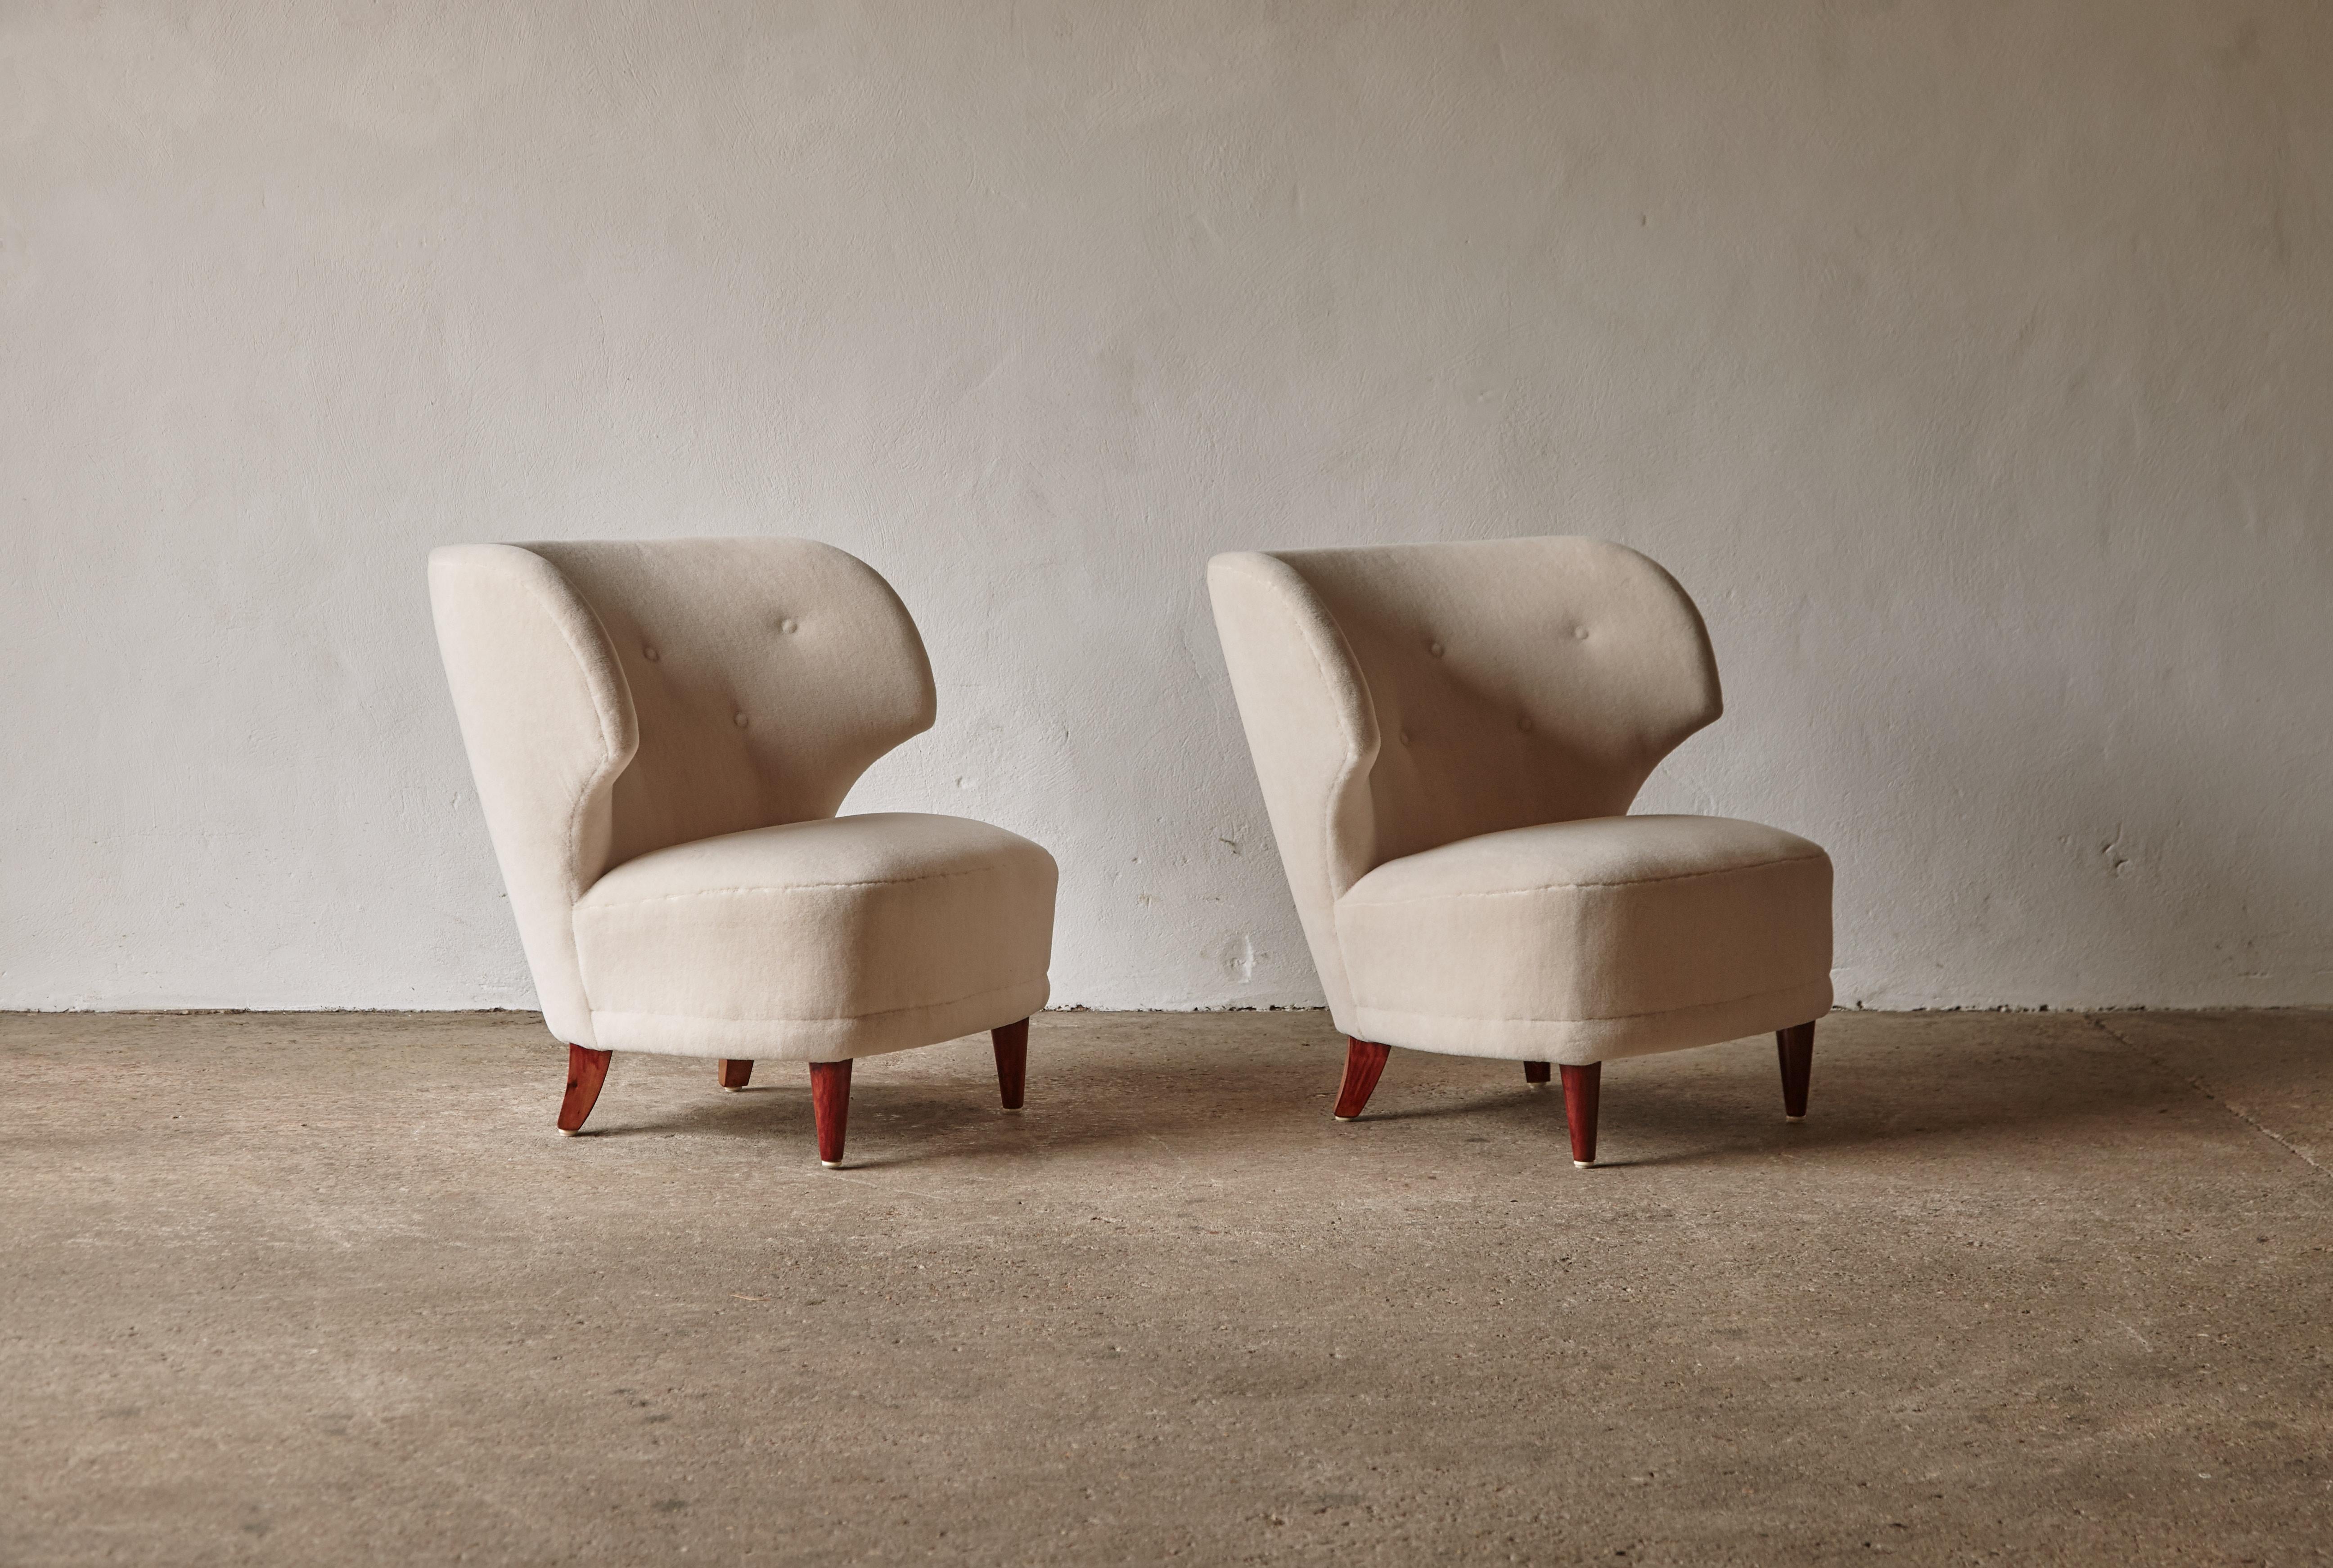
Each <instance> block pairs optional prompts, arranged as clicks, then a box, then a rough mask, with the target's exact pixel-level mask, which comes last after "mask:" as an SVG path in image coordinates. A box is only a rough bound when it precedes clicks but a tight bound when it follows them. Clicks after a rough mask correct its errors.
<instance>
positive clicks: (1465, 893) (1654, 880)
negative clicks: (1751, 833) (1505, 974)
mask: <svg viewBox="0 0 2333 1568" xmlns="http://www.w3.org/2000/svg"><path fill="white" fill-rule="evenodd" d="M1425 853H1426V854H1428V855H1431V854H1432V853H1433V851H1432V850H1426V851H1425ZM1829 858H1830V857H1829V856H1827V855H1825V854H1824V853H1823V852H1822V851H1821V850H1819V849H1818V850H1816V851H1815V852H1814V853H1813V854H1812V855H1778V856H1775V857H1774V858H1773V859H1771V860H1753V861H1752V862H1751V863H1750V864H1749V865H1727V866H1721V867H1719V868H1718V869H1716V870H1714V871H1679V872H1675V873H1674V874H1672V875H1667V876H1641V877H1630V878H1628V879H1627V880H1625V881H1620V882H1543V883H1541V884H1539V885H1538V886H1536V887H1493V888H1482V889H1479V890H1477V889H1470V888H1454V889H1452V890H1451V891H1450V892H1448V893H1413V894H1409V895H1408V896H1407V897H1406V898H1361V899H1355V898H1354V897H1353V896H1352V894H1346V895H1345V896H1344V897H1343V898H1340V899H1339V900H1338V901H1337V905H1338V907H1339V908H1340V909H1342V908H1348V907H1349V908H1353V909H1368V908H1376V907H1383V906H1387V905H1392V904H1426V903H1430V902H1432V901H1433V900H1435V899H1438V898H1519V897H1522V896H1524V895H1527V894H1534V893H1561V892H1569V891H1572V890H1575V889H1581V888H1590V887H1652V886H1656V885H1657V884H1661V883H1664V882H1690V881H1692V880H1693V879H1694V878H1695V877H1700V876H1732V875H1736V874H1737V873H1740V872H1744V871H1763V870H1765V869H1766V868H1767V867H1768V866H1770V865H1799V864H1800V863H1802V862H1805V861H1810V860H1828V859H1829ZM1387 864H1388V865H1395V864H1398V862H1387Z"/></svg>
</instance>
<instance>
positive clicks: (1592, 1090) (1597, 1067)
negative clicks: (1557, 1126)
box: [1563, 1062, 1604, 1171]
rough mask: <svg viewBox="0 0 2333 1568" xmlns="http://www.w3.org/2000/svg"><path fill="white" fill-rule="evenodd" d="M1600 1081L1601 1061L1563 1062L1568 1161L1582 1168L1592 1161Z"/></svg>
mask: <svg viewBox="0 0 2333 1568" xmlns="http://www.w3.org/2000/svg"><path fill="white" fill-rule="evenodd" d="M1603 1084H1604V1064H1603V1063H1601V1062H1590V1063H1589V1064H1588V1065H1587V1066H1584V1067H1575V1066H1572V1065H1571V1064H1570V1062H1566V1063H1564V1064H1563V1119H1564V1120H1565V1121H1567V1122H1569V1123H1571V1162H1572V1163H1573V1164H1574V1165H1577V1166H1579V1168H1580V1169H1581V1170H1582V1171H1585V1170H1587V1169H1588V1167H1589V1166H1590V1165H1593V1164H1595V1163H1596V1098H1597V1095H1598V1093H1599V1091H1600V1090H1601V1089H1602V1087H1603Z"/></svg>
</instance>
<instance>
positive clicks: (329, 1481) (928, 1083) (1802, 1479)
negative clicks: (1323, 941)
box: [0, 1012, 2333, 1564]
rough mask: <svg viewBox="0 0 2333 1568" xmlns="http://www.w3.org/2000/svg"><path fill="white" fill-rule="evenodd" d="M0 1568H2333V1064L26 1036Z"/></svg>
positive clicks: (296, 1028) (2312, 1048)
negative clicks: (718, 1082)
mask: <svg viewBox="0 0 2333 1568" xmlns="http://www.w3.org/2000/svg"><path fill="white" fill-rule="evenodd" d="M0 1054H5V1076H0V1181H5V1188H0V1190H5V1209H0V1562H5V1563H85V1562H168V1563H214V1562H216V1563H226V1562H254V1563H257V1562H280V1563H325V1562H349V1561H360V1560H370V1561H376V1562H396V1563H438V1562H461V1561H468V1562H474V1563H648V1562H660V1561H670V1560H674V1559H677V1558H680V1557H683V1556H686V1557H687V1558H689V1559H691V1560H712V1561H733V1560H734V1561H753V1562H757V1563H760V1562H766V1563H796V1562H799V1563H826V1562H904V1561H947V1562H975V1563H1112V1562H1157V1561H1165V1560H1170V1559H1171V1560H1177V1561H1181V1562H1186V1563H1232V1562H1324V1563H1326V1562H1337V1563H1425V1562H1429V1561H1432V1562H1460V1561H1466V1562H1475V1561H1479V1562H1491V1563H1500V1562H1525V1563H1590V1562H1593V1563H1604V1564H1611V1563H1637V1564H1645V1563H1695V1564H1700V1563H1817V1562H1834V1561H1845V1560H1850V1559H1853V1560H1861V1559H1863V1558H1867V1557H1868V1556H1870V1555H1872V1554H1875V1553H1880V1554H1892V1555H1895V1556H1896V1557H1899V1558H1904V1559H1907V1560H1910V1561H1915V1562H1938V1563H1941V1562H1967V1561H1973V1560H1980V1559H2005V1560H2009V1561H2017V1562H2033V1561H2047V1562H2051V1563H2239V1562H2252V1563H2309V1562H2320V1561H2324V1560H2325V1559H2326V1557H2327V1556H2328V1552H2333V1443H2328V1439H2333V1406H2328V1400H2327V1394H2328V1385H2329V1384H2333V1379H2329V1378H2328V1372H2333V1312H2328V1306H2329V1305H2333V1301H2328V1285H2333V1253H2328V1246H2333V1014H2328V1013H2321V1012H2283V1013H2250V1014H2228V1015H2217V1016H2199V1015H2184V1016H2183V1015H2166V1014H2107V1015H2101V1016H2098V1017H2097V1018H2085V1017H2079V1016H2073V1015H2065V1014H2058V1015H2049V1014H2044V1015H2039V1016H2034V1015H2024V1016H2006V1015H1997V1014H1952V1015H1875V1014H1843V1015H1839V1016H1838V1017H1835V1018H1831V1019H1830V1020H1829V1021H1828V1022H1826V1023H1825V1025H1824V1026H1823V1028H1822V1029H1821V1031H1820V1033H1819V1038H1818V1044H1817V1047H1816V1054H1815V1074H1814V1104H1813V1115H1812V1117H1811V1118H1810V1120H1809V1121H1808V1122H1807V1123H1805V1124H1804V1125H1803V1126H1799V1127H1790V1126H1786V1125H1785V1124H1784V1123H1783V1121H1782V1119H1781V1114H1780V1113H1781V1107H1780V1090H1779V1088H1778V1086H1777V1082H1776V1075H1775V1066H1774V1056H1773V1049H1772V1047H1771V1042H1767V1041H1744V1042H1739V1043H1736V1044H1733V1045H1730V1046H1724V1047H1716V1048H1714V1049H1710V1050H1705V1051H1697V1052H1691V1053H1686V1054H1682V1055H1677V1056H1661V1057H1654V1058H1650V1059H1646V1060H1640V1061H1633V1062H1623V1063H1618V1064H1615V1065H1613V1066H1609V1067H1608V1068H1607V1069H1606V1072H1605V1076H1604V1125H1603V1148H1602V1152H1603V1154H1604V1157H1605V1158H1606V1160H1607V1161H1608V1162H1609V1163H1608V1164H1607V1165H1606V1166H1604V1167H1603V1168H1600V1169H1598V1170H1596V1171H1587V1172H1578V1171H1573V1170H1572V1168H1571V1164H1570V1160H1569V1158H1568V1157H1567V1152H1566V1148H1565V1144H1564V1140H1563V1133H1562V1108H1561V1103H1560V1096H1558V1095H1555V1094H1552V1093H1550V1092H1547V1091H1544V1090H1541V1091H1531V1090H1526V1088H1525V1087H1524V1085H1523V1084H1522V1074H1521V1071H1520V1069H1518V1068H1517V1067H1515V1066H1513V1065H1512V1064H1497V1063H1484V1062H1469V1061H1461V1060H1455V1059H1452V1058H1447V1057H1438V1056H1413V1055H1409V1054H1407V1053H1401V1052H1397V1053H1396V1054H1395V1056H1394V1059H1393V1062H1392V1065H1391V1066H1390V1067H1389V1068H1388V1069H1387V1074H1386V1077H1385V1081H1384V1083H1383V1085H1381V1086H1380V1087H1379V1089H1378V1094H1377V1097H1376V1099H1375V1101H1374V1102H1373V1103H1372V1104H1371V1107H1370V1114H1369V1116H1368V1118H1367V1119H1366V1120H1364V1121H1362V1122H1360V1123H1355V1124H1353V1125H1349V1126H1339V1125H1337V1124H1336V1123H1332V1122H1331V1121H1330V1119H1329V1116H1328V1104H1329V1096H1330V1091H1331V1090H1332V1089H1333V1088H1334V1086H1335V1083H1336V1079H1337V1074H1338V1068H1339V1061H1340V1059H1341V1048H1340V1042H1339V1041H1338V1040H1337V1039H1336V1037H1334V1036H1333V1034H1332V1033H1331V1031H1330V1026H1329V1024H1328V1021H1327V1019H1326V1018H1324V1017H1322V1016H1321V1015H1319V1014H1312V1013H1277V1014H1273V1013H1263V1014H1258V1013H1246V1014H1213V1015H1200V1016H1187V1015H1160V1014H1118V1015H1112V1014H1066V1015H1063V1014H1056V1015H1051V1016H1047V1017H1045V1018H1041V1019H1040V1020H1039V1021H1038V1024H1037V1028H1036V1032H1035V1035H1034V1037H1033V1040H1032V1048H1031V1053H1030V1090H1031V1092H1030V1099H1029V1110H1028V1113H1027V1114H1025V1115H1022V1116H1019V1117H1011V1116H1005V1115H1003V1114H1000V1113H999V1112H998V1111H997V1110H996V1108H995V1098H994V1086H993V1078H992V1076H991V1072H990V1068H989V1066H988V1062H987V1059H986V1051H985V1043H984V1041H963V1042H958V1043H956V1044H954V1045H950V1046H947V1047H940V1048H937V1049H935V1050H930V1051H921V1052H913V1053H909V1054H907V1055H905V1056H889V1057H883V1058H879V1059H878V1060H874V1061H870V1062H865V1063H861V1064H860V1065H859V1073H858V1076H857V1081H856V1085H855V1094H854V1098H853V1108H852V1115H851V1127H850V1130H851V1143H850V1157H851V1158H850V1168H849V1169H847V1170H844V1171H839V1172H827V1171H821V1170H820V1169H819V1168H818V1165H817V1163H816V1161H815V1159H814V1157H813V1153H812V1149H811V1127H810V1101H809V1091H808V1085H807V1082H806V1079H807V1075H806V1074H803V1073H802V1072H801V1070H800V1069H799V1068H796V1069H792V1070H784V1069H779V1068H776V1067H775V1066H774V1065H773V1066H765V1067H764V1068H763V1070H762V1072H761V1074H760V1075H759V1077H758V1080H757V1082H756V1083H755V1084H754V1086H753V1088H752V1089H751V1090H749V1091H748V1092H746V1093H744V1094H743V1095H723V1094H721V1093H719V1092H718V1091H717V1090H716V1089H715V1087H714V1085H713V1082H712V1068H711V1066H710V1065H709V1064H705V1063H697V1062H689V1061H677V1060H672V1059H668V1058H650V1057H639V1056H631V1057H626V1056H619V1057H618V1058H617V1059H616V1066H615V1069H614V1071H613V1073H612V1074H611V1075H610V1079H609V1082H608V1086H607V1090H606V1092H605V1094H603V1095H601V1097H600V1105H599V1109H598V1111H597V1113H596V1114H594V1116H593V1118H592V1122H591V1131H592V1132H593V1133H595V1134H596V1135H593V1136H587V1137H583V1138H578V1139H562V1138H559V1137H557V1136H556V1135H555V1134H554V1133H552V1126H551V1122H552V1113H553V1111H554V1109H555V1105H556V1101H557V1098H558V1092H559V1088H560V1085H561V1083H562V1073H563V1059H562V1055H561V1053H560V1052H559V1051H558V1049H557V1048H556V1047H553V1046H552V1044H551V1043H550V1041H549V1040H548V1038H547V1037H545V1036H544V1035H543V1034H542V1029H541V1027H540V1025H539V1024H537V1023H536V1022H535V1021H534V1020H533V1019H532V1018H519V1017H513V1016H509V1015H444V1014H438V1015H424V1016H388V1015H353V1016H351V1015H283V1014H278V1015H240V1016H236V1015H230V1016H208V1017H203V1016H197V1017H191V1018H182V1017H168V1016H150V1015H144V1016H134V1015H110V1016H109V1015H95V1016H91V1015H80V1016H62V1017H59V1016H45V1017H26V1016H21V1015H18V1016H13V1017H6V1018H0Z"/></svg>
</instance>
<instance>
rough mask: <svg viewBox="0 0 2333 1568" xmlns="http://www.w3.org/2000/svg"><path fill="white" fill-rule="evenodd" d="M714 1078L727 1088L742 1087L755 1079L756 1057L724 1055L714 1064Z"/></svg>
mask: <svg viewBox="0 0 2333 1568" xmlns="http://www.w3.org/2000/svg"><path fill="white" fill-rule="evenodd" d="M713 1080H714V1082H715V1083H717V1084H719V1085H721V1086H722V1087H723V1088H725V1089H742V1088H744V1086H745V1085H748V1084H750V1083H752V1082H753V1081H754V1058H753V1057H751V1056H745V1057H743V1058H739V1057H734V1056H724V1057H722V1058H721V1059H720V1060H719V1061H717V1062H715V1063H714V1064H713Z"/></svg>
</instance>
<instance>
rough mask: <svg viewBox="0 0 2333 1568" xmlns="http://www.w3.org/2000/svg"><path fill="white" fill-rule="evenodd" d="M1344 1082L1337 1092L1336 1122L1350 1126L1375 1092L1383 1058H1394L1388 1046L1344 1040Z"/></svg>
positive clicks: (1348, 1037) (1382, 1065)
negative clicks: (1349, 1123)
mask: <svg viewBox="0 0 2333 1568" xmlns="http://www.w3.org/2000/svg"><path fill="white" fill-rule="evenodd" d="M1345 1038H1346V1041H1347V1044H1346V1047H1345V1081H1344V1083H1342V1084H1341V1085H1339V1086H1338V1089H1337V1120H1339V1122H1349V1121H1351V1120H1352V1119H1353V1118H1354V1117H1356V1116H1358V1115H1359V1114H1361V1107H1362V1106H1364V1105H1366V1104H1368V1103H1369V1095H1372V1094H1373V1093H1375V1092H1376V1090H1377V1086H1378V1074H1380V1073H1382V1072H1384V1071H1385V1065H1386V1058H1387V1056H1391V1055H1393V1047H1391V1046H1380V1045H1378V1044H1377V1043H1376V1042H1375V1041H1373V1040H1356V1039H1354V1038H1353V1037H1351V1036H1350V1035H1348V1036H1346V1037H1345Z"/></svg>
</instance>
